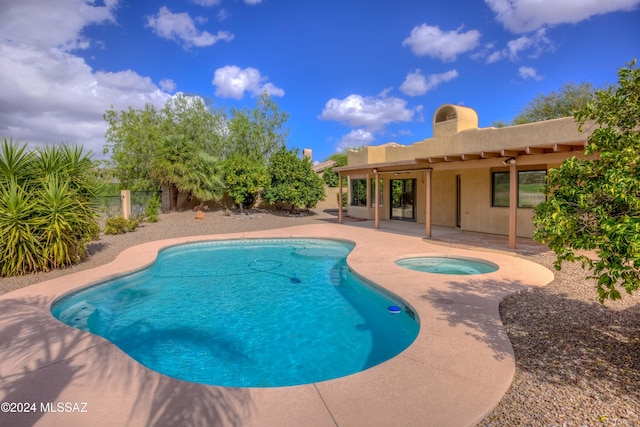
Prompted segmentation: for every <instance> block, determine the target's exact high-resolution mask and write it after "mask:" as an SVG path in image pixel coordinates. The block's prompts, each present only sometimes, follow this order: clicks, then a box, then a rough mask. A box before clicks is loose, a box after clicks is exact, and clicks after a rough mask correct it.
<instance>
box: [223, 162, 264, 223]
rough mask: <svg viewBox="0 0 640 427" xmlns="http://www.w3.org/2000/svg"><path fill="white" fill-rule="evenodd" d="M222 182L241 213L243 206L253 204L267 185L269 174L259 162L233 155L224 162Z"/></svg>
mask: <svg viewBox="0 0 640 427" xmlns="http://www.w3.org/2000/svg"><path fill="white" fill-rule="evenodd" d="M224 181H225V184H226V186H227V193H228V194H229V196H230V197H231V198H232V199H233V202H234V203H235V204H236V205H238V206H239V207H240V212H242V209H243V208H244V206H245V204H246V205H251V204H253V201H254V200H255V197H256V196H257V195H258V194H259V193H260V192H261V191H262V190H263V189H264V188H265V187H266V186H267V185H268V184H269V174H268V173H267V167H266V166H265V165H264V163H263V162H262V161H261V160H258V159H251V158H246V157H242V156H240V155H235V156H232V157H230V158H228V159H226V160H225V161H224Z"/></svg>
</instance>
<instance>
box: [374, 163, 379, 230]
mask: <svg viewBox="0 0 640 427" xmlns="http://www.w3.org/2000/svg"><path fill="white" fill-rule="evenodd" d="M375 180H376V185H375V190H374V191H375V192H376V196H375V197H374V200H375V202H376V207H375V211H374V213H373V218H374V220H373V222H374V225H375V228H376V230H377V229H378V228H380V193H379V192H380V182H379V181H380V175H379V174H378V171H377V170H376V173H375Z"/></svg>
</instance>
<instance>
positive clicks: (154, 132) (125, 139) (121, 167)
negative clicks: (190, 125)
mask: <svg viewBox="0 0 640 427" xmlns="http://www.w3.org/2000/svg"><path fill="white" fill-rule="evenodd" d="M103 118H104V119H105V120H106V121H107V123H108V124H109V127H108V129H107V133H106V135H105V139H106V141H107V143H106V145H105V148H104V154H107V153H109V152H111V159H112V160H113V162H114V164H115V169H114V174H115V176H116V177H117V178H118V180H119V181H120V184H121V185H122V186H123V187H125V188H128V189H131V190H141V191H146V190H155V189H156V188H157V186H158V184H157V183H156V182H155V181H154V180H153V179H152V178H151V176H150V173H149V171H150V166H151V159H152V154H153V153H154V152H155V150H156V147H157V145H158V143H159V141H160V140H161V138H162V128H161V121H162V116H161V114H160V112H159V111H158V110H157V109H156V108H155V107H154V106H153V105H151V104H147V105H145V107H144V108H143V109H140V110H135V109H133V108H131V107H130V108H129V109H128V110H126V111H119V112H118V111H115V110H114V109H113V107H112V108H111V109H110V110H107V111H106V112H105V113H104V115H103Z"/></svg>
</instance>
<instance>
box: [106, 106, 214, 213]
mask: <svg viewBox="0 0 640 427" xmlns="http://www.w3.org/2000/svg"><path fill="white" fill-rule="evenodd" d="M104 118H105V120H107V122H108V123H109V128H108V130H107V134H106V139H107V146H106V148H105V151H106V152H108V151H111V152H112V159H113V161H114V163H115V170H114V174H115V176H116V177H117V178H118V179H119V181H120V183H121V185H122V186H124V187H127V188H130V189H132V190H155V189H157V188H158V185H159V184H165V185H168V186H171V187H174V188H175V189H177V190H178V191H183V192H186V193H189V197H188V198H187V201H188V200H190V199H191V198H192V197H196V198H198V199H199V200H200V201H201V202H204V201H206V200H212V199H213V200H216V199H219V198H220V197H221V194H222V188H223V187H224V185H223V183H222V178H221V173H220V165H219V161H218V160H219V159H220V158H221V154H222V152H223V151H224V145H225V130H224V127H225V117H224V115H223V114H222V113H221V112H220V111H217V110H214V109H213V107H212V104H211V103H207V102H206V101H205V100H204V99H202V98H200V97H197V96H186V95H183V94H178V95H176V96H174V97H172V98H171V99H169V100H168V101H167V102H166V104H165V105H164V107H162V109H161V110H157V109H156V108H155V107H153V106H152V105H150V104H147V105H146V106H145V108H144V109H141V110H134V109H132V108H130V109H129V110H127V111H121V112H116V111H114V110H113V109H111V110H108V111H107V112H106V113H105V115H104Z"/></svg>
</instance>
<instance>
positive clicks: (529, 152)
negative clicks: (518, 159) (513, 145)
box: [525, 147, 544, 154]
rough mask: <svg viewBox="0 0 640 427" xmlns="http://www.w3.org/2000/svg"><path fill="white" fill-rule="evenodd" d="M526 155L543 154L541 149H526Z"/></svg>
mask: <svg viewBox="0 0 640 427" xmlns="http://www.w3.org/2000/svg"><path fill="white" fill-rule="evenodd" d="M525 152H526V153H527V154H544V148H541V147H527V148H526V149H525Z"/></svg>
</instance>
